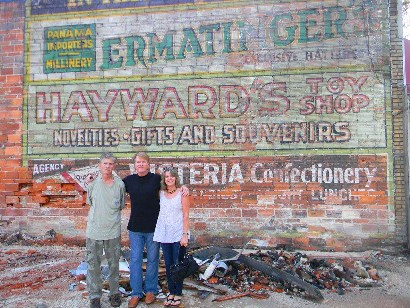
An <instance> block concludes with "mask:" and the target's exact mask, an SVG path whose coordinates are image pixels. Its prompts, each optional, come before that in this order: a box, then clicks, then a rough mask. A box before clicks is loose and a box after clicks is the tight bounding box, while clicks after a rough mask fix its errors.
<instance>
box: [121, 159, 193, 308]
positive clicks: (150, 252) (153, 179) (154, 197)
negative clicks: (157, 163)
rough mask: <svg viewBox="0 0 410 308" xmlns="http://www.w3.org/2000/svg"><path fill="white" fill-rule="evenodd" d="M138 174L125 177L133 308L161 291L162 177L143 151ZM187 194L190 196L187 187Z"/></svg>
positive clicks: (135, 164)
mask: <svg viewBox="0 0 410 308" xmlns="http://www.w3.org/2000/svg"><path fill="white" fill-rule="evenodd" d="M134 167H135V172H136V173H135V174H131V175H129V176H127V177H125V178H124V179H123V181H124V184H125V189H126V191H127V192H128V193H129V195H130V199H131V216H130V220H129V222H128V234H129V238H130V247H131V255H130V285H131V288H132V292H131V299H130V300H129V302H128V307H129V308H135V307H136V306H137V305H138V302H139V301H140V299H141V298H142V297H143V296H144V293H145V303H146V304H151V303H153V302H154V301H155V294H157V293H158V262H159V243H158V242H154V240H153V237H154V231H155V226H156V224H157V219H158V214H159V208H160V206H159V190H160V188H161V176H160V175H158V174H155V173H152V172H150V171H149V170H150V164H149V156H148V155H147V154H146V153H143V152H140V153H137V154H136V155H135V156H134ZM181 189H182V192H183V195H184V196H187V195H189V190H188V188H187V187H186V186H182V187H181ZM144 247H146V249H147V268H146V271H145V288H144V290H143V274H142V263H143V253H144Z"/></svg>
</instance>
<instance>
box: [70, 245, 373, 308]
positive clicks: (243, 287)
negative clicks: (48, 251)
mask: <svg viewBox="0 0 410 308" xmlns="http://www.w3.org/2000/svg"><path fill="white" fill-rule="evenodd" d="M190 254H192V255H193V256H194V258H195V259H196V261H197V262H198V263H199V264H201V266H200V269H199V271H198V272H197V273H195V274H194V275H193V276H192V277H190V278H189V279H186V280H185V281H184V288H185V289H191V290H197V291H198V294H197V296H198V297H201V298H206V297H207V296H208V295H209V294H216V295H218V297H217V298H215V299H214V301H225V300H229V299H234V298H238V297H242V296H250V297H252V298H256V299H264V298H267V297H269V292H278V293H286V294H289V295H292V296H299V297H302V298H306V299H309V300H314V301H321V300H323V295H322V293H321V291H322V290H330V291H331V292H337V293H338V294H339V295H343V294H345V293H346V292H348V291H349V290H350V289H351V288H352V287H366V288H368V287H375V286H380V285H381V278H380V277H379V275H378V272H377V269H376V268H375V266H373V265H372V264H369V263H362V261H358V260H352V259H345V260H334V259H323V258H322V259H318V258H309V257H308V256H307V255H306V254H304V253H301V252H289V251H284V250H267V251H261V250H252V251H248V252H247V253H244V251H243V250H242V251H236V250H233V249H230V248H225V247H214V246H212V247H207V248H202V249H197V250H194V251H191V252H190ZM216 256H219V258H218V260H216V259H217V258H216ZM128 261H129V251H127V250H123V258H122V259H121V261H120V269H121V271H120V272H121V277H120V285H121V289H120V291H121V292H122V293H123V296H128V295H129V294H130V291H131V289H130V286H129V268H128V267H127V265H128ZM215 261H216V263H215ZM211 264H213V268H212V271H211V272H209V269H210V267H211ZM106 267H107V266H103V271H102V272H103V275H104V272H106V273H105V274H108V272H107V270H108V268H106ZM207 272H208V273H207ZM72 273H73V275H75V276H76V282H74V283H72V287H74V286H76V285H78V287H77V290H84V289H85V288H84V284H85V281H84V280H85V274H86V264H84V263H82V264H80V266H79V267H78V268H77V271H76V272H75V271H74V272H72ZM159 278H160V279H159V284H160V287H161V289H162V290H161V291H162V294H161V292H160V295H159V298H161V297H165V295H163V294H166V293H167V283H166V276H165V265H164V264H163V262H161V263H160V268H159ZM222 286H223V287H222ZM105 288H106V289H107V292H108V284H105ZM84 292H85V291H84ZM84 296H86V294H84Z"/></svg>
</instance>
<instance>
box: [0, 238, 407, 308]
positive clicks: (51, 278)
mask: <svg viewBox="0 0 410 308" xmlns="http://www.w3.org/2000/svg"><path fill="white" fill-rule="evenodd" d="M319 255H320V253H317V256H316V257H318V256H319ZM364 256H366V258H367V257H368V256H369V254H362V255H361V254H357V253H356V255H355V257H357V258H359V259H360V257H364ZM83 258H84V248H81V247H66V246H20V245H16V246H1V245H0V307H7V308H9V307H12V308H19V307H33V308H52V307H55V308H57V307H59V308H60V307H61V308H71V307H72V308H83V307H89V302H88V298H87V295H86V290H81V288H82V285H81V284H78V283H77V282H76V279H75V277H74V276H72V275H71V274H70V273H69V270H70V269H76V268H77V266H78V265H79V264H80V263H81V262H82V261H83ZM371 261H372V263H373V264H374V265H375V266H376V268H377V270H378V273H379V276H380V277H381V278H382V281H381V283H380V284H381V286H380V287H370V288H359V287H355V288H349V289H347V290H346V294H345V295H338V294H337V292H332V291H328V290H322V294H323V297H324V300H323V301H322V302H320V303H317V302H313V301H311V300H307V299H304V298H301V297H298V296H291V295H288V294H285V293H275V292H269V298H268V299H263V300H260V299H254V298H250V297H242V298H238V299H234V300H228V301H225V302H214V301H213V300H214V299H215V298H216V297H218V296H217V295H214V294H210V295H209V296H208V297H207V298H205V299H200V298H198V297H197V296H196V295H197V291H192V290H184V296H183V301H182V305H181V306H180V307H220V308H238V307H240V308H247V307H284V308H286V307H297V308H300V307H343V308H349V307H352V308H353V307H354V308H361V307H363V308H369V307H372V308H378V307H380V308H386V307H392V308H400V307H403V308H404V307H406V308H407V307H410V292H409V290H410V279H409V277H410V262H409V258H408V256H407V255H402V256H389V255H383V254H377V257H373V259H372V260H371ZM73 283H77V286H75V287H74V289H73V290H70V284H73ZM218 288H224V286H221V285H218ZM226 290H228V289H226ZM228 291H229V290H228ZM146 306H147V305H146V304H145V303H143V302H142V303H140V304H139V305H138V307H146ZM149 306H150V307H152V308H155V307H163V305H162V300H160V299H158V300H157V301H156V302H155V303H154V304H151V305H149ZM102 307H103V308H106V307H107V308H108V307H111V305H110V304H109V302H108V297H107V295H106V294H104V295H103V299H102ZM121 307H122V308H126V307H127V299H126V298H124V299H123V303H122V305H121Z"/></svg>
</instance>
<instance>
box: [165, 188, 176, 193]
mask: <svg viewBox="0 0 410 308" xmlns="http://www.w3.org/2000/svg"><path fill="white" fill-rule="evenodd" d="M167 191H168V193H169V194H173V193H174V192H176V191H177V189H176V188H174V189H172V190H169V189H167Z"/></svg>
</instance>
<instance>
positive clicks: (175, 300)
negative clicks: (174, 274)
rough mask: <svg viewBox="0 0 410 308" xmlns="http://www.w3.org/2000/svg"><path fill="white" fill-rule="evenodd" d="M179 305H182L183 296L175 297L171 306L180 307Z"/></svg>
mask: <svg viewBox="0 0 410 308" xmlns="http://www.w3.org/2000/svg"><path fill="white" fill-rule="evenodd" d="M179 305H181V298H174V299H173V300H172V303H171V306H172V307H178V306H179Z"/></svg>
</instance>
